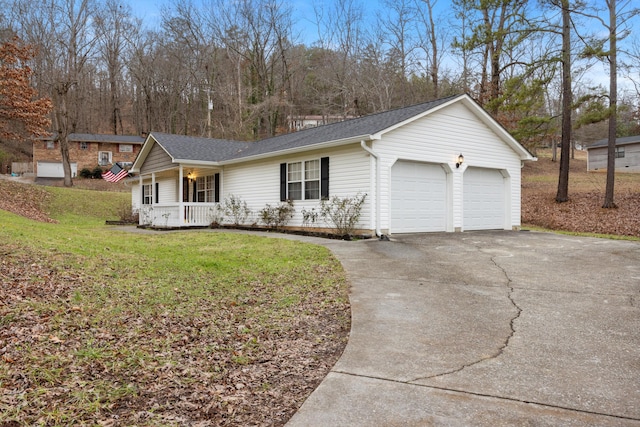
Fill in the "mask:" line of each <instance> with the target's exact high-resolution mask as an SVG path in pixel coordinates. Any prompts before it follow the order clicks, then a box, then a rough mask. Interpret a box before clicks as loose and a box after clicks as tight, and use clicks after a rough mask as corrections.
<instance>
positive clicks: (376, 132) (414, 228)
mask: <svg viewBox="0 0 640 427" xmlns="http://www.w3.org/2000/svg"><path fill="white" fill-rule="evenodd" d="M461 154H462V157H460V155H461ZM534 160H536V159H535V158H534V157H533V156H532V155H531V153H529V152H528V151H527V150H526V149H525V148H524V147H523V146H522V145H520V144H519V143H518V142H517V141H516V140H515V139H514V138H513V137H512V136H511V135H510V134H509V133H508V132H507V131H506V130H505V129H504V128H503V127H501V126H500V125H499V124H498V123H497V122H496V121H495V120H493V119H492V118H491V116H490V115H489V114H487V113H486V112H485V111H484V110H483V109H482V108H481V107H480V106H479V105H478V104H477V103H476V102H475V101H473V99H471V97H469V96H468V95H459V96H453V97H449V98H444V99H440V100H436V101H431V102H427V103H423V104H419V105H414V106H411V107H405V108H401V109H397V110H393V111H388V112H384V113H378V114H372V115H369V116H365V117H360V118H355V119H351V120H346V121H343V122H339V123H332V124H328V125H324V126H319V127H315V128H311V129H306V130H302V131H299V132H294V133H289V134H285V135H280V136H276V137H272V138H268V139H265V140H262V141H259V142H236V141H227V140H218V139H208V138H195V137H186V136H178V135H169V134H161V133H151V134H149V135H148V137H147V138H146V140H145V142H144V145H143V147H142V150H141V151H140V154H139V155H138V157H137V158H136V161H135V162H134V165H133V168H132V170H131V171H132V172H133V173H136V174H138V176H137V177H135V178H133V181H132V182H133V191H132V199H133V207H134V209H135V210H138V211H139V213H140V223H141V224H144V225H149V226H152V227H193V226H208V225H209V224H210V223H211V222H212V219H213V212H214V211H215V209H216V206H217V205H218V204H220V203H221V202H224V200H225V199H226V198H228V197H230V196H232V195H233V196H235V197H237V198H240V199H241V200H243V201H245V202H246V203H247V204H248V206H249V208H250V209H251V210H252V211H253V212H254V213H257V212H258V211H260V210H261V209H262V208H264V207H265V206H266V205H267V204H269V205H271V206H274V205H277V204H278V203H280V202H281V201H284V200H287V199H291V200H293V201H294V207H295V210H296V212H295V215H294V217H293V219H292V220H291V221H290V222H289V223H288V224H287V225H288V226H290V227H301V226H302V225H303V217H302V211H303V210H306V211H309V210H311V209H312V208H316V209H317V208H318V207H319V205H320V200H321V199H322V198H326V197H333V196H338V197H351V196H354V195H356V194H358V193H361V194H362V193H366V195H367V197H366V199H365V204H364V206H363V210H362V215H361V217H360V221H359V223H358V225H357V228H358V229H359V230H361V231H364V232H370V233H371V234H374V233H375V234H377V235H383V234H392V233H415V232H439V231H447V232H454V231H466V230H484V229H503V230H512V229H517V228H519V227H520V178H521V168H522V165H523V162H525V161H534ZM247 222H248V224H247V225H249V224H253V223H257V222H258V221H257V217H256V216H254V217H253V218H249V219H248V220H247ZM313 227H315V228H320V229H322V228H327V229H329V228H331V225H329V224H325V223H316V224H314V225H313Z"/></svg>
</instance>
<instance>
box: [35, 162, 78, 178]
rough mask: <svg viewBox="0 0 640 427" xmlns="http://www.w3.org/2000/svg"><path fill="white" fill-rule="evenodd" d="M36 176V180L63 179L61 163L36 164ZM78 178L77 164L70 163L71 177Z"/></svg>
mask: <svg viewBox="0 0 640 427" xmlns="http://www.w3.org/2000/svg"><path fill="white" fill-rule="evenodd" d="M36 176H37V177H38V178H64V168H63V167H62V162H44V161H39V162H38V164H37V172H36ZM76 176H78V164H77V163H71V177H72V178H75V177H76Z"/></svg>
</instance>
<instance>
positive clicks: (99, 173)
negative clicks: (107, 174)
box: [91, 166, 104, 179]
mask: <svg viewBox="0 0 640 427" xmlns="http://www.w3.org/2000/svg"><path fill="white" fill-rule="evenodd" d="M103 173H104V171H103V170H102V167H101V166H96V167H95V168H93V171H92V172H91V176H92V177H93V178H95V179H100V178H102V174H103Z"/></svg>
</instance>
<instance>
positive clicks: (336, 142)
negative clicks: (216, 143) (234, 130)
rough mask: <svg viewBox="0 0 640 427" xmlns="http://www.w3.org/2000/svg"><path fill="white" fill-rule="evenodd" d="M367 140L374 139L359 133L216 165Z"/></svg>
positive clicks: (220, 163)
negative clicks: (354, 135) (358, 134)
mask: <svg viewBox="0 0 640 427" xmlns="http://www.w3.org/2000/svg"><path fill="white" fill-rule="evenodd" d="M363 139H364V140H365V141H369V140H372V139H375V138H374V137H373V136H372V135H360V136H356V137H351V138H345V139H337V140H334V141H327V142H321V143H318V144H311V145H305V146H303V147H295V148H289V149H286V150H278V151H270V152H268V153H263V154H257V155H255V156H248V157H241V158H238V159H230V160H224V161H222V162H219V163H218V164H217V165H232V164H236V163H244V162H250V161H254V160H261V159H268V158H270V157H278V156H287V155H290V154H298V153H304V152H305V151H314V150H322V149H324V148H333V147H338V146H341V145H346V144H355V143H359V142H360V141H362V140H363Z"/></svg>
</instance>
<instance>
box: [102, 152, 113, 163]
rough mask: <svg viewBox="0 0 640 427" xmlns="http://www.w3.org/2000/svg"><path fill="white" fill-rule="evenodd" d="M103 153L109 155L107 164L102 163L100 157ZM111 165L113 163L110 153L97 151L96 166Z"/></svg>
mask: <svg viewBox="0 0 640 427" xmlns="http://www.w3.org/2000/svg"><path fill="white" fill-rule="evenodd" d="M103 153H108V154H109V161H108V162H107V163H102V155H103ZM111 163H113V156H112V153H111V151H98V164H99V165H100V166H107V165H110V164H111Z"/></svg>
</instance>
